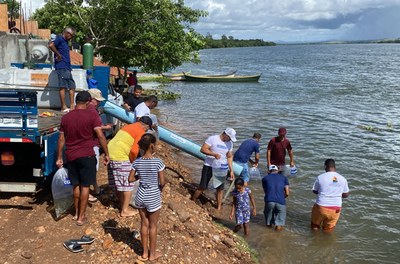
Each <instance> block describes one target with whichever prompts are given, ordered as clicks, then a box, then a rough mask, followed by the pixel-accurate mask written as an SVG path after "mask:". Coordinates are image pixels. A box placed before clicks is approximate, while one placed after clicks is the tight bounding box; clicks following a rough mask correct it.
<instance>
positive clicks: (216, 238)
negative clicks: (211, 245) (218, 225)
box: [213, 235, 221, 242]
mask: <svg viewBox="0 0 400 264" xmlns="http://www.w3.org/2000/svg"><path fill="white" fill-rule="evenodd" d="M213 239H214V241H215V242H220V241H221V238H220V237H219V236H218V235H215V236H213Z"/></svg>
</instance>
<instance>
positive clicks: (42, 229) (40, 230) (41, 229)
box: [35, 226, 46, 233]
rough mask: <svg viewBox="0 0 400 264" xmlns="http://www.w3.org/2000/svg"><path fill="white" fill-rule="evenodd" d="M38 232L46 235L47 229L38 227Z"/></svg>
mask: <svg viewBox="0 0 400 264" xmlns="http://www.w3.org/2000/svg"><path fill="white" fill-rule="evenodd" d="M35 230H36V232H38V233H44V232H46V229H45V228H44V226H38V227H36V229H35Z"/></svg>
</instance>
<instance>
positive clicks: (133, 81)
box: [126, 76, 137, 86]
mask: <svg viewBox="0 0 400 264" xmlns="http://www.w3.org/2000/svg"><path fill="white" fill-rule="evenodd" d="M126 82H127V83H128V85H129V86H135V85H136V84H137V77H135V76H129V77H128V79H126Z"/></svg>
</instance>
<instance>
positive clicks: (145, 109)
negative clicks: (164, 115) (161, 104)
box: [134, 95, 158, 130]
mask: <svg viewBox="0 0 400 264" xmlns="http://www.w3.org/2000/svg"><path fill="white" fill-rule="evenodd" d="M157 104H158V99H157V96H155V95H150V96H149V97H147V99H146V101H144V102H143V103H140V104H138V105H137V106H136V107H135V110H134V113H135V118H136V121H140V118H142V116H149V117H150V118H151V119H152V121H153V127H152V128H153V129H155V130H157V125H158V122H157V117H156V116H155V115H152V114H150V109H154V108H155V107H156V106H157Z"/></svg>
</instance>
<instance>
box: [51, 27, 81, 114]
mask: <svg viewBox="0 0 400 264" xmlns="http://www.w3.org/2000/svg"><path fill="white" fill-rule="evenodd" d="M74 36H75V30H74V29H73V28H71V27H66V28H65V29H64V31H63V34H62V35H58V36H57V37H56V39H55V40H54V41H51V42H50V43H49V48H50V49H51V51H53V52H54V68H55V71H56V73H57V77H58V87H59V88H60V102H61V111H63V112H65V113H66V112H68V111H69V110H73V109H74V97H75V88H76V85H75V81H74V79H73V78H72V73H71V71H72V68H71V58H70V55H69V46H68V42H69V41H70V40H71V39H72V38H73V37H74ZM66 89H68V91H69V101H70V108H68V107H67V105H66V103H65V90H66Z"/></svg>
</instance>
